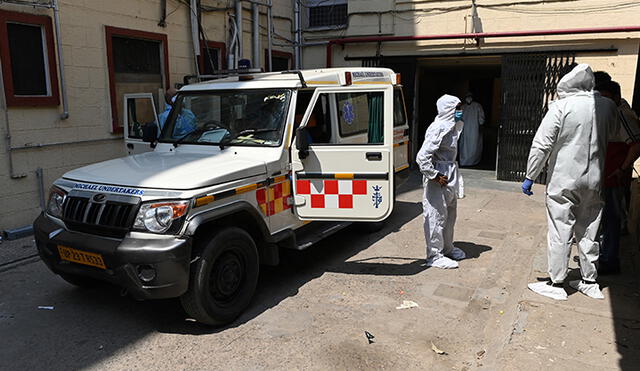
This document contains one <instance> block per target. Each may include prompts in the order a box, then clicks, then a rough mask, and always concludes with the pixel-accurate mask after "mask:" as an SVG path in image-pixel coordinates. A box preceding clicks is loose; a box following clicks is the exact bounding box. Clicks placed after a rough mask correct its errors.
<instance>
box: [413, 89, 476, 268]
mask: <svg viewBox="0 0 640 371" xmlns="http://www.w3.org/2000/svg"><path fill="white" fill-rule="evenodd" d="M460 106H461V105H460V99H458V98H456V97H454V96H451V95H443V96H442V97H441V98H440V99H438V102H437V107H438V116H436V118H435V120H434V122H433V123H432V124H431V125H429V127H428V128H427V132H426V133H425V136H424V142H423V143H422V147H421V148H420V151H419V152H418V155H417V157H416V162H417V163H418V166H419V167H420V171H421V172H422V175H423V185H424V197H423V200H422V207H423V214H424V237H425V240H426V243H427V266H429V267H437V268H443V269H451V268H458V262H457V261H456V260H462V259H464V258H465V253H464V251H462V250H460V249H459V248H457V247H454V246H453V228H454V225H455V223H456V207H457V192H458V165H457V163H456V155H457V152H458V138H459V136H460V131H461V130H462V125H463V123H462V121H461V120H462V111H460V110H459V108H460Z"/></svg>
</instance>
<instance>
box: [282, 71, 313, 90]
mask: <svg viewBox="0 0 640 371" xmlns="http://www.w3.org/2000/svg"><path fill="white" fill-rule="evenodd" d="M280 73H281V74H283V75H284V74H295V75H298V78H299V79H300V84H302V87H303V88H306V87H307V82H306V81H304V76H303V75H302V71H300V70H287V71H282V72H280Z"/></svg>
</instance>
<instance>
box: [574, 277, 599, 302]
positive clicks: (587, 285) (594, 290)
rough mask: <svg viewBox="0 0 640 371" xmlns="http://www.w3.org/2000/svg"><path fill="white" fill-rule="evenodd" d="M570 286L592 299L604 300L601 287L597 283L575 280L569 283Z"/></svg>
mask: <svg viewBox="0 0 640 371" xmlns="http://www.w3.org/2000/svg"><path fill="white" fill-rule="evenodd" d="M569 286H571V287H573V288H574V289H576V290H578V291H580V292H581V293H583V294H585V295H587V296H588V297H590V298H594V299H604V295H603V294H602V291H600V286H599V285H598V284H597V283H596V282H588V281H583V280H575V281H571V282H569Z"/></svg>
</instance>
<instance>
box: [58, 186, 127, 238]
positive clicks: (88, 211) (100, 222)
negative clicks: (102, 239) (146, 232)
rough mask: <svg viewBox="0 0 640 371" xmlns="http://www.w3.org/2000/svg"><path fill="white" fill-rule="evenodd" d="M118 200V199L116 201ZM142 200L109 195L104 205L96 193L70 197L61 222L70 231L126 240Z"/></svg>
mask: <svg viewBox="0 0 640 371" xmlns="http://www.w3.org/2000/svg"><path fill="white" fill-rule="evenodd" d="M114 198H115V199H114ZM138 204H139V198H135V197H128V196H119V195H113V196H111V195H109V196H107V197H106V199H105V200H103V201H102V202H96V201H94V198H93V194H87V195H71V194H70V195H69V196H68V197H67V199H66V201H65V204H64V210H63V214H62V220H63V221H64V222H65V223H66V224H67V226H68V227H69V228H70V229H73V230H76V231H79V232H85V233H91V234H98V235H103V236H110V237H123V236H124V235H125V234H126V233H127V232H128V231H129V230H130V229H131V227H132V225H133V221H134V218H135V216H136V212H137V211H138Z"/></svg>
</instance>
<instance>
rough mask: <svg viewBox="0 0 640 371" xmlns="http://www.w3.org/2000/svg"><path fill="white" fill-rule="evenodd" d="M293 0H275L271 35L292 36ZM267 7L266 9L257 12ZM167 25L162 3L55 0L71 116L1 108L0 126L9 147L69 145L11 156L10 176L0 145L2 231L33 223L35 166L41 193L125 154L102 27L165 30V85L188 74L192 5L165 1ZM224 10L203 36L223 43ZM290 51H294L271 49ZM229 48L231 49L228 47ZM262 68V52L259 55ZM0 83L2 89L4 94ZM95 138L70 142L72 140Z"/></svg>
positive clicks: (216, 1) (209, 16)
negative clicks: (77, 171)
mask: <svg viewBox="0 0 640 371" xmlns="http://www.w3.org/2000/svg"><path fill="white" fill-rule="evenodd" d="M229 3H232V2H229V1H221V0H202V4H203V5H205V6H210V7H219V8H224V7H226V6H227V5H228V4H229ZM291 6H292V5H291V1H289V0H274V15H275V16H276V18H275V19H274V27H275V29H276V32H277V33H278V34H280V35H282V36H284V37H285V38H288V39H291V38H292V36H291V25H290V21H288V20H286V19H284V18H290V17H291ZM0 9H1V10H10V11H16V12H25V13H30V14H40V15H47V16H50V17H51V18H52V19H53V12H52V11H51V10H48V9H34V8H33V7H28V6H17V5H9V4H6V3H3V4H0ZM245 9H246V11H245V12H244V14H243V19H244V32H243V40H244V55H245V58H251V13H250V11H248V10H249V9H250V5H249V4H248V3H247V4H245ZM262 12H263V13H265V12H264V8H263V9H262ZM167 14H168V17H167V19H166V24H167V25H166V27H160V26H158V21H159V18H160V0H109V1H84V0H60V20H61V35H60V38H61V41H62V51H63V55H64V67H65V70H66V73H65V75H66V79H67V88H68V98H69V113H70V116H69V118H68V119H67V120H61V119H60V113H61V111H62V106H61V105H60V106H58V107H28V108H21V107H9V109H8V110H7V111H6V112H5V110H4V109H3V108H2V107H0V130H1V131H2V134H3V135H2V136H3V139H4V137H5V136H6V132H5V130H6V129H5V128H6V119H5V117H8V121H9V126H10V130H11V146H12V147H14V148H15V147H23V146H27V145H37V144H51V143H68V144H64V145H55V146H48V147H43V148H40V149H37V148H32V149H21V150H15V151H13V152H12V153H11V158H12V160H13V165H14V175H24V176H21V177H19V178H16V179H14V178H12V177H11V174H10V172H9V151H8V148H7V142H6V141H4V140H3V141H2V142H1V143H0V231H2V230H6V229H11V228H16V227H21V226H24V225H27V224H30V223H31V222H32V221H33V220H34V218H35V217H36V216H37V215H38V213H39V212H40V206H39V187H38V184H39V182H38V179H37V178H36V170H37V169H38V168H42V169H43V174H44V179H43V180H44V189H45V194H48V189H49V186H50V185H51V183H52V182H53V181H54V180H55V179H56V178H58V177H60V176H61V175H62V174H64V173H65V172H66V171H68V170H70V169H73V168H77V167H80V166H83V165H86V164H90V163H95V162H99V161H103V160H107V159H111V158H115V157H120V156H123V155H125V154H126V152H125V147H124V143H123V140H122V135H121V134H113V133H111V122H112V118H111V99H110V91H109V82H108V78H109V77H108V70H107V54H106V41H105V26H114V27H121V28H128V29H134V30H138V31H147V32H155V33H160V34H165V35H167V38H168V49H169V78H170V84H171V85H172V86H173V85H174V84H176V83H181V82H182V79H183V76H184V75H189V74H193V73H194V72H195V70H194V57H193V49H192V43H191V33H190V30H189V27H190V26H189V25H190V23H189V22H190V21H189V9H188V7H187V6H185V5H184V4H182V2H180V1H175V0H167ZM228 14H233V9H230V10H218V11H211V12H205V13H203V16H202V23H203V28H204V30H205V33H206V36H207V39H208V40H211V41H218V42H223V43H225V44H227V43H228V40H229V38H230V36H229V32H228V27H229V25H228V19H229V17H228ZM261 25H262V26H263V28H262V29H261V34H262V42H261V44H262V48H261V49H262V50H264V49H266V47H267V40H266V25H267V22H266V15H265V14H263V16H262V17H261ZM274 50H281V51H285V52H291V49H290V48H289V49H287V48H283V47H274ZM227 52H228V51H227ZM261 59H262V60H263V61H262V65H263V66H264V53H261ZM3 89H4V88H3V87H1V86H0V94H4V90H3ZM87 140H92V141H93V140H98V141H95V142H91V143H81V144H73V142H77V141H87Z"/></svg>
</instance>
